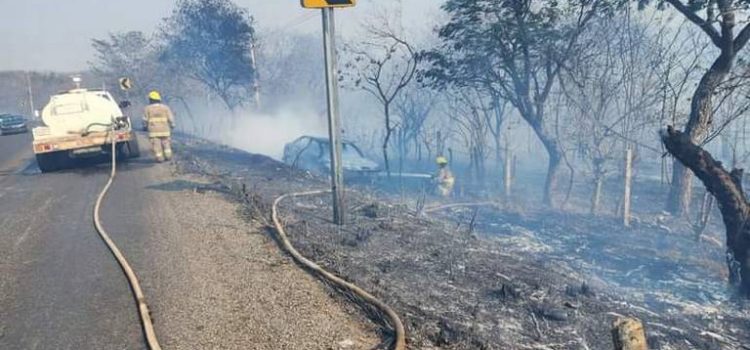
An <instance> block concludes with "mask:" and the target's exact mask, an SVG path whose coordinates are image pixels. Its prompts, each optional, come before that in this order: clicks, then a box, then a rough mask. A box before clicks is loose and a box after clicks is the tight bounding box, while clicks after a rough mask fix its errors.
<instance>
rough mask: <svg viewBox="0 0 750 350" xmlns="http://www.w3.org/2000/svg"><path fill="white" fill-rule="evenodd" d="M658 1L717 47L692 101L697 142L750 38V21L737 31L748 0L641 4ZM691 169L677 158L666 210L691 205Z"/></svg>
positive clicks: (692, 134) (691, 131) (689, 130)
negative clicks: (685, 20) (718, 91)
mask: <svg viewBox="0 0 750 350" xmlns="http://www.w3.org/2000/svg"><path fill="white" fill-rule="evenodd" d="M654 2H656V3H658V5H660V6H662V5H664V4H669V5H671V6H672V7H673V8H674V9H675V10H676V11H677V12H678V13H680V14H681V15H682V16H683V17H685V18H686V19H687V20H689V21H690V22H691V23H693V24H694V25H695V26H697V27H698V28H700V29H701V30H702V31H703V34H704V35H705V36H707V37H708V38H709V39H710V40H711V43H713V45H714V46H715V47H716V48H717V49H718V52H719V55H718V56H717V57H716V59H715V60H714V62H713V63H712V64H711V67H709V68H708V70H706V72H705V73H704V74H703V77H702V78H701V79H700V82H699V83H698V85H697V87H696V88H695V92H694V93H693V98H692V100H691V105H690V116H689V118H688V121H687V124H686V125H685V129H684V130H683V132H684V134H685V135H687V136H688V137H689V138H690V140H691V141H692V142H693V143H694V144H701V143H702V142H703V141H704V139H705V138H706V135H707V133H708V130H709V128H710V126H711V122H712V115H713V113H712V109H713V107H712V100H713V95H714V93H715V92H716V89H717V88H718V87H719V86H720V85H721V84H722V82H724V80H725V79H726V78H727V76H728V75H729V73H730V72H731V71H732V67H733V65H734V62H735V59H736V57H737V53H738V52H739V51H740V50H742V48H744V47H745V45H746V44H747V42H748V40H750V23H748V24H745V25H744V26H743V27H742V29H741V30H740V31H739V32H736V30H735V29H736V26H737V21H738V18H739V19H743V18H746V17H747V16H748V15H750V9H749V8H748V5H750V1H748V0H704V1H692V0H688V1H684V0H659V1H652V0H639V4H641V5H645V4H649V3H654ZM690 184H691V176H690V172H688V171H686V169H685V167H684V166H682V164H681V162H675V163H674V168H673V170H672V187H671V188H670V192H669V198H668V199H667V210H669V211H670V212H672V213H673V214H683V213H685V212H687V211H688V208H689V206H690V199H691V195H692V191H691V186H690Z"/></svg>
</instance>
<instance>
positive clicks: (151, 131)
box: [143, 90, 174, 163]
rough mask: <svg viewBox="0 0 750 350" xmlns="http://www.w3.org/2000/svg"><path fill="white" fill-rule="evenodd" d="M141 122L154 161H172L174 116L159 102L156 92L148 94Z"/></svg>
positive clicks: (159, 97) (167, 107) (159, 96)
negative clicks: (144, 125)
mask: <svg viewBox="0 0 750 350" xmlns="http://www.w3.org/2000/svg"><path fill="white" fill-rule="evenodd" d="M143 120H144V122H145V124H146V128H147V130H148V138H149V139H150V140H151V147H152V149H153V151H154V157H155V158H156V161H157V162H159V163H161V162H163V161H165V160H170V159H172V129H173V128H174V115H173V114H172V110H171V109H169V106H167V105H165V104H163V103H162V102H161V95H160V94H159V92H158V91H156V90H154V91H151V92H150V93H149V94H148V106H146V110H145V111H144V113H143Z"/></svg>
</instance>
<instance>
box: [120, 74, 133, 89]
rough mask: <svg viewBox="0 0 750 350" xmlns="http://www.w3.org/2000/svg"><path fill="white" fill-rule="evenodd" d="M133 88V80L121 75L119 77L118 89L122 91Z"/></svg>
mask: <svg viewBox="0 0 750 350" xmlns="http://www.w3.org/2000/svg"><path fill="white" fill-rule="evenodd" d="M132 88H133V81H132V80H130V78H127V77H123V78H120V89H122V90H123V91H128V90H130V89H132Z"/></svg>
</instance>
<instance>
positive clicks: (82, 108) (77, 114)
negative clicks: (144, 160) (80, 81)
mask: <svg viewBox="0 0 750 350" xmlns="http://www.w3.org/2000/svg"><path fill="white" fill-rule="evenodd" d="M127 105H128V104H127V101H123V103H122V104H119V105H118V103H117V102H115V99H114V98H113V97H112V95H110V94H109V92H107V91H104V90H87V89H81V88H76V89H74V90H70V91H67V92H62V93H60V94H57V95H53V96H52V97H50V101H49V103H48V104H47V105H46V106H45V107H44V109H43V110H42V123H43V126H40V127H36V128H34V129H32V134H33V136H34V142H33V149H34V154H35V155H36V159H37V163H38V165H39V169H40V170H41V171H42V172H50V171H55V170H59V169H61V168H64V167H66V166H67V165H68V164H69V162H70V161H71V160H72V159H74V158H85V157H96V156H100V155H102V154H106V153H110V152H111V149H112V142H113V141H114V142H116V143H117V144H116V149H117V154H118V156H120V157H123V158H135V157H138V156H140V153H139V150H138V140H137V138H136V135H135V133H134V132H133V130H132V129H131V123H130V119H129V118H128V117H127V116H124V115H123V112H122V110H121V108H120V107H121V106H123V107H125V106H127ZM115 120H118V121H120V123H121V124H122V125H123V127H121V128H119V129H118V130H116V131H111V130H110V126H111V125H112V123H113V122H114V121H115Z"/></svg>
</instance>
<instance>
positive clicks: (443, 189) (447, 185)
mask: <svg viewBox="0 0 750 350" xmlns="http://www.w3.org/2000/svg"><path fill="white" fill-rule="evenodd" d="M435 180H436V182H437V186H438V191H439V192H440V195H442V196H448V195H450V193H451V192H453V185H454V184H455V183H456V178H455V177H453V173H452V172H451V171H450V169H448V168H440V170H439V171H438V173H437V176H435Z"/></svg>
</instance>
